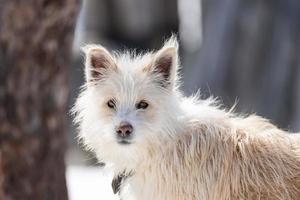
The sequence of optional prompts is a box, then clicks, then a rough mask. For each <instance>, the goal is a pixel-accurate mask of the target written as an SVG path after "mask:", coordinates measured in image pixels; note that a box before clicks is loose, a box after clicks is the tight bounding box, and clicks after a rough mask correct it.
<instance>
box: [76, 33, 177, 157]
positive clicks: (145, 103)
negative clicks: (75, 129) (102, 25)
mask: <svg viewBox="0 0 300 200" xmlns="http://www.w3.org/2000/svg"><path fill="white" fill-rule="evenodd" d="M84 52H85V57H86V63H85V75H86V87H85V88H84V90H83V92H82V94H81V95H80V97H79V98H78V101H77V104H76V105H75V107H74V110H75V113H76V119H77V123H78V124H79V127H80V134H79V136H80V138H82V139H83V141H84V143H85V144H86V146H87V147H89V148H91V149H92V150H94V151H95V152H96V154H97V155H98V156H99V157H100V158H102V159H104V160H105V161H107V160H108V161H112V162H126V163H127V162H133V163H134V162H135V161H137V162H138V159H139V158H140V156H143V152H144V151H147V148H148V147H149V145H152V144H154V143H156V142H159V141H161V140H163V138H165V137H166V136H170V135H171V133H172V131H173V129H174V128H175V126H176V124H174V123H172V122H173V121H172V119H174V117H176V106H177V104H176V99H177V96H178V95H179V94H178V92H177V89H176V88H177V79H178V78H177V68H178V62H179V61H178V43H177V40H176V38H175V37H171V38H170V39H169V40H168V41H167V42H166V43H165V44H164V46H163V47H162V48H161V49H160V50H158V51H157V52H152V53H146V54H144V55H133V53H129V52H127V53H123V54H110V53H109V52H108V51H107V50H106V49H105V48H104V47H102V46H98V45H88V46H86V47H85V48H84Z"/></svg>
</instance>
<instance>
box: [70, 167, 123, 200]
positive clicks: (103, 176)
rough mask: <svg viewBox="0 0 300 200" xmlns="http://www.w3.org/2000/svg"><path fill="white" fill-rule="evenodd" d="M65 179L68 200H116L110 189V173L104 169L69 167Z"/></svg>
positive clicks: (116, 197)
mask: <svg viewBox="0 0 300 200" xmlns="http://www.w3.org/2000/svg"><path fill="white" fill-rule="evenodd" d="M66 179H67V187H68V193H69V199H70V200H118V196H117V195H114V194H113V192H112V188H111V180H112V173H111V172H110V171H108V170H107V169H105V168H100V167H87V166H76V165H69V166H68V167H67V172H66Z"/></svg>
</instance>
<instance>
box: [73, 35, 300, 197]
mask: <svg viewBox="0 0 300 200" xmlns="http://www.w3.org/2000/svg"><path fill="white" fill-rule="evenodd" d="M177 51H178V44H177V40H176V38H175V37H171V38H170V39H169V40H168V41H167V42H166V43H165V45H164V46H163V47H162V48H161V49H160V50H159V51H157V52H150V53H146V54H144V55H133V53H130V52H126V53H121V54H113V55H112V54H110V53H109V52H108V51H107V50H106V49H105V48H104V47H102V46H99V45H88V46H87V47H85V48H84V52H85V54H86V63H85V76H86V85H85V86H84V88H83V91H82V93H81V94H80V96H79V97H78V100H77V103H76V105H75V107H74V113H75V115H76V119H75V121H76V123H77V124H78V126H79V131H80V133H79V136H80V138H81V139H82V140H83V142H84V144H85V145H86V146H87V147H88V148H89V149H90V150H92V151H94V152H95V153H96V155H97V157H98V159H99V160H101V161H104V162H105V163H107V164H109V165H110V166H111V167H112V168H113V170H114V173H115V179H114V181H113V187H114V189H116V190H117V191H118V189H120V196H121V199H123V200H127V199H134V200H196V199H199V200H231V199H278V200H279V199H280V200H297V199H298V200H299V199H300V141H299V137H298V136H297V135H292V134H286V133H285V132H284V131H282V130H280V129H278V128H277V127H275V126H274V125H272V124H270V123H269V122H268V121H267V120H265V119H262V118H260V117H258V116H255V115H251V116H244V117H243V116H238V115H236V114H234V113H232V112H230V111H225V110H223V109H220V106H219V105H218V104H217V103H216V102H215V101H214V100H213V99H211V98H210V99H206V100H201V99H199V98H198V96H197V95H196V96H194V97H188V98H186V97H183V96H182V94H181V92H180V91H179V90H178V76H177V70H178V65H179V60H178V54H177ZM119 187H120V188H119Z"/></svg>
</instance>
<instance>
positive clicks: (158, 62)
mask: <svg viewBox="0 0 300 200" xmlns="http://www.w3.org/2000/svg"><path fill="white" fill-rule="evenodd" d="M178 65H179V58H178V42H177V38H176V37H175V36H172V37H171V38H170V39H168V40H167V41H166V42H165V44H164V46H163V47H162V48H161V49H160V50H159V51H158V52H156V53H155V55H154V58H153V62H152V64H151V65H150V68H151V70H150V71H151V73H154V74H156V75H159V76H158V77H159V83H160V85H161V86H163V87H169V86H173V85H174V83H175V81H176V77H177V68H178Z"/></svg>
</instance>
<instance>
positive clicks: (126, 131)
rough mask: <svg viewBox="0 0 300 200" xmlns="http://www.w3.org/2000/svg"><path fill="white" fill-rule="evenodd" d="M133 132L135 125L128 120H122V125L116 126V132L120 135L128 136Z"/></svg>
mask: <svg viewBox="0 0 300 200" xmlns="http://www.w3.org/2000/svg"><path fill="white" fill-rule="evenodd" d="M132 132H133V127H132V125H131V124H130V123H128V122H121V123H120V125H119V126H118V127H117V128H116V133H117V134H118V136H119V137H122V138H126V137H128V136H130V135H131V133H132Z"/></svg>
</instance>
